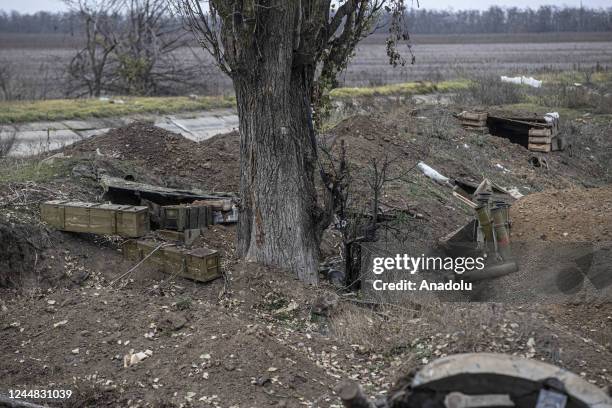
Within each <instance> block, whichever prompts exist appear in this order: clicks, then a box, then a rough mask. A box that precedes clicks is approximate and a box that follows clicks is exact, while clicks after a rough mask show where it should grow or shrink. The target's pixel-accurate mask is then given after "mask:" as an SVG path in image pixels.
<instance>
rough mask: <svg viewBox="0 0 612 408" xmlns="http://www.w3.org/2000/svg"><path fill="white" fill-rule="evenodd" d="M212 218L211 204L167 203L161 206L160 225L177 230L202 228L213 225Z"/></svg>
mask: <svg viewBox="0 0 612 408" xmlns="http://www.w3.org/2000/svg"><path fill="white" fill-rule="evenodd" d="M212 218H213V216H212V209H211V207H209V206H203V205H195V206H191V205H166V206H163V207H162V208H161V212H160V226H161V228H163V229H169V230H175V231H184V230H188V229H200V228H206V227H207V226H209V225H211V224H212V223H213V222H212Z"/></svg>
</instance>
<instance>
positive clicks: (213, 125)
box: [0, 109, 238, 156]
mask: <svg viewBox="0 0 612 408" xmlns="http://www.w3.org/2000/svg"><path fill="white" fill-rule="evenodd" d="M135 121H146V122H151V123H154V124H155V126H158V127H160V128H162V129H166V130H168V131H170V132H175V133H179V134H181V135H183V136H184V137H186V138H188V139H191V140H193V141H196V142H201V141H203V140H206V139H209V138H211V137H212V136H214V135H217V134H220V133H228V132H231V131H233V130H235V129H238V116H237V115H236V112H235V110H232V109H215V110H212V111H198V112H185V113H180V114H176V115H168V116H162V117H160V116H156V115H151V114H141V115H132V116H126V117H115V118H93V119H91V120H89V119H87V120H65V121H61V122H59V121H58V122H50V121H41V122H32V123H24V124H19V125H3V126H2V127H0V135H1V134H4V135H10V134H11V133H12V132H16V133H15V144H14V145H13V148H12V149H11V151H10V152H9V156H29V155H36V154H40V153H43V152H46V151H49V150H55V149H59V148H61V147H64V146H67V145H70V144H72V143H74V142H76V141H78V140H81V139H86V138H89V137H92V136H96V135H100V134H103V133H106V132H108V131H109V130H110V129H114V128H118V127H121V126H125V125H128V124H130V123H133V122H135Z"/></svg>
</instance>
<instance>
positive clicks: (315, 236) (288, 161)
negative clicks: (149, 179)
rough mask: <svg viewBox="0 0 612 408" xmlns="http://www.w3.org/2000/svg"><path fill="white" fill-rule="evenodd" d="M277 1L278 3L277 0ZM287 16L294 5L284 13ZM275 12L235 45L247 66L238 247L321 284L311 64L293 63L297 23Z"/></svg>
mask: <svg viewBox="0 0 612 408" xmlns="http://www.w3.org/2000/svg"><path fill="white" fill-rule="evenodd" d="M279 8H280V7H279ZM287 14H288V15H289V16H290V15H291V13H287ZM287 14H285V13H283V12H280V13H275V12H271V13H270V17H269V18H268V19H267V21H266V28H265V30H264V31H265V32H264V33H262V35H269V36H272V37H273V39H272V40H271V39H266V40H265V41H259V42H256V44H255V43H254V44H253V45H252V46H251V47H248V48H244V49H242V50H237V51H236V54H237V55H234V57H235V58H237V57H239V58H240V59H243V60H244V59H245V58H246V60H247V61H249V62H250V64H249V65H250V72H248V73H245V72H238V73H236V74H234V75H233V80H234V86H235V89H236V97H237V104H238V115H239V117H240V158H241V161H240V170H241V173H240V193H241V198H242V205H241V212H240V218H239V225H238V249H239V252H240V253H241V254H242V255H243V256H245V258H246V259H247V260H250V261H257V262H261V263H264V264H268V265H274V266H278V267H282V268H288V269H290V270H292V271H294V272H295V273H296V274H297V276H298V277H299V278H300V280H302V281H304V282H307V283H310V284H316V283H317V281H318V254H319V243H320V231H319V229H318V226H317V224H318V220H319V219H320V212H319V210H318V209H317V208H318V207H317V199H316V192H315V183H314V168H315V164H316V154H317V152H316V144H315V142H314V136H313V135H312V133H311V132H310V128H309V114H310V103H309V101H310V94H311V85H312V81H313V79H314V69H313V68H312V67H308V66H305V65H299V66H295V65H294V63H293V58H294V55H293V53H294V43H293V41H294V38H293V36H292V35H286V33H287V32H290V33H291V32H294V30H295V27H294V26H293V24H294V23H295V22H294V21H293V19H292V18H290V17H287Z"/></svg>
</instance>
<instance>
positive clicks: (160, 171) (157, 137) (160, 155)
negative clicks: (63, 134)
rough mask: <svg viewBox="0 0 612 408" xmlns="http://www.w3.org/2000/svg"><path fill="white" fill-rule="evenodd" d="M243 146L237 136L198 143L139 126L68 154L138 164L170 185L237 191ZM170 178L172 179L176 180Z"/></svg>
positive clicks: (76, 147)
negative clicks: (100, 155)
mask: <svg viewBox="0 0 612 408" xmlns="http://www.w3.org/2000/svg"><path fill="white" fill-rule="evenodd" d="M239 144H240V138H239V135H238V133H237V132H232V133H228V134H221V135H217V136H214V137H212V138H210V139H208V140H206V141H203V142H201V143H198V142H194V141H192V140H189V139H187V138H185V137H183V136H182V135H179V134H177V133H172V132H169V131H167V130H164V129H161V128H158V127H155V126H153V125H150V124H147V123H142V122H136V123H132V124H130V125H127V126H124V127H121V128H117V129H112V130H110V131H109V132H107V133H106V134H104V135H100V136H96V137H93V138H91V139H87V140H85V141H82V142H79V143H76V144H74V145H72V146H70V147H68V148H66V150H65V152H66V153H68V154H79V153H81V154H82V153H90V154H98V155H99V154H102V155H104V156H105V157H110V158H113V159H118V160H122V161H126V160H127V161H135V162H137V164H139V165H141V166H144V167H145V168H146V169H147V170H149V171H151V172H153V173H154V175H155V176H157V178H159V179H160V180H163V181H164V182H165V183H167V184H188V185H193V186H197V187H200V188H204V189H207V190H215V191H237V190H238V184H239V167H238V166H239V151H240V148H239ZM168 175H172V176H171V177H172V179H169V176H168ZM175 179H176V180H175Z"/></svg>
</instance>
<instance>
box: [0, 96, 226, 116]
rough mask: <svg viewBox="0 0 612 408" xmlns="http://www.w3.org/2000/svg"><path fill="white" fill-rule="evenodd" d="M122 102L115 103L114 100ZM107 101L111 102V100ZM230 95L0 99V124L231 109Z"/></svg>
mask: <svg viewBox="0 0 612 408" xmlns="http://www.w3.org/2000/svg"><path fill="white" fill-rule="evenodd" d="M118 100H120V101H123V103H117V101H118ZM111 101H115V102H114V103H111ZM235 104H236V99H235V98H234V97H225V96H204V97H199V98H197V99H191V98H189V97H186V96H172V97H121V98H114V99H111V100H110V101H109V100H99V99H49V100H41V101H27V102H26V101H11V102H0V123H20V122H33V121H41V120H67V119H86V118H102V117H111V116H125V115H132V114H137V113H159V114H164V113H174V112H185V111H193V110H208V109H216V108H231V107H234V106H235Z"/></svg>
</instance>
